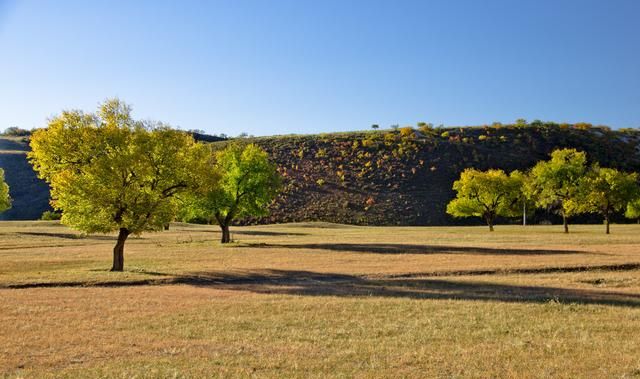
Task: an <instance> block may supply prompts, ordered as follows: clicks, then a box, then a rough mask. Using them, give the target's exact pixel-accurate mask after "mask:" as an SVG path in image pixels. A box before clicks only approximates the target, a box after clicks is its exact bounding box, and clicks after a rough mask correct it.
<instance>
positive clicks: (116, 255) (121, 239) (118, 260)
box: [111, 228, 129, 271]
mask: <svg viewBox="0 0 640 379" xmlns="http://www.w3.org/2000/svg"><path fill="white" fill-rule="evenodd" d="M127 237H129V230H127V229H126V228H120V232H119V233H118V241H117V242H116V246H115V247H114V248H113V266H112V267H111V271H122V270H124V243H125V242H126V241H127Z"/></svg>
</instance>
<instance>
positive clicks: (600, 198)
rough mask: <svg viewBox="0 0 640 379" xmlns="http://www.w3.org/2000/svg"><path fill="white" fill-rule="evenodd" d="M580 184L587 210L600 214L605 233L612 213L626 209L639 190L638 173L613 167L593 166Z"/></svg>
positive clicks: (607, 230) (607, 231)
mask: <svg viewBox="0 0 640 379" xmlns="http://www.w3.org/2000/svg"><path fill="white" fill-rule="evenodd" d="M581 184H582V185H581V189H582V191H584V199H585V200H586V202H585V204H586V206H587V210H588V211H590V212H593V213H599V214H600V215H602V217H603V218H604V222H605V228H606V229H605V231H606V233H607V234H609V232H610V231H609V229H610V228H609V224H610V219H611V216H612V215H613V213H615V212H621V211H623V210H625V209H627V206H628V205H629V203H631V202H632V201H633V200H635V199H637V198H638V193H639V192H640V189H639V188H638V174H636V173H626V172H622V171H618V170H616V169H613V168H602V167H598V166H595V167H594V168H593V170H592V171H591V172H590V173H589V175H587V176H586V177H585V178H584V179H583V181H582V183H581Z"/></svg>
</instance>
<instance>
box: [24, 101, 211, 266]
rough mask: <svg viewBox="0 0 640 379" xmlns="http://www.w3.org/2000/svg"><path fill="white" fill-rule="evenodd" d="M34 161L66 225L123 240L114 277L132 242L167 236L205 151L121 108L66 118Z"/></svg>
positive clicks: (46, 132)
mask: <svg viewBox="0 0 640 379" xmlns="http://www.w3.org/2000/svg"><path fill="white" fill-rule="evenodd" d="M31 149H32V151H31V152H30V153H29V160H30V162H31V163H32V165H33V167H34V169H35V171H36V172H37V173H38V175H39V177H40V178H42V179H44V180H46V181H47V182H48V183H49V184H50V186H51V197H52V200H51V205H52V206H53V208H54V209H55V210H59V211H62V218H61V220H62V223H64V224H66V225H69V226H71V227H73V228H75V229H78V230H80V231H82V232H85V233H95V232H99V233H109V232H114V231H117V232H118V239H117V242H116V245H115V247H114V249H113V266H112V268H111V270H112V271H122V270H123V269H124V245H125V242H126V240H127V237H128V236H129V235H131V234H134V235H137V234H140V233H142V232H144V231H148V230H161V229H162V227H163V226H164V225H165V224H166V223H168V222H169V221H171V220H172V218H173V217H174V213H175V211H176V203H175V201H174V197H175V195H176V194H178V193H180V192H182V191H185V190H186V189H187V188H188V187H189V186H190V185H193V184H194V183H195V178H196V176H197V173H198V172H199V171H198V169H197V167H198V165H199V164H200V162H201V161H202V158H203V157H206V155H204V154H206V151H205V149H203V147H202V146H200V145H199V144H196V143H195V141H194V140H193V137H192V136H191V135H189V134H187V133H185V132H182V131H178V130H173V129H170V128H169V127H167V126H165V125H163V124H160V123H150V122H141V121H136V120H134V119H132V117H131V109H130V107H129V106H127V105H126V104H124V103H123V102H121V101H119V100H117V99H113V100H107V101H106V102H105V103H104V104H102V105H101V106H100V107H99V111H98V113H97V114H85V113H83V112H81V111H65V112H62V114H61V115H59V116H57V117H55V118H53V119H52V120H51V121H49V124H48V127H47V128H46V129H40V130H38V131H36V132H34V134H33V136H32V137H31Z"/></svg>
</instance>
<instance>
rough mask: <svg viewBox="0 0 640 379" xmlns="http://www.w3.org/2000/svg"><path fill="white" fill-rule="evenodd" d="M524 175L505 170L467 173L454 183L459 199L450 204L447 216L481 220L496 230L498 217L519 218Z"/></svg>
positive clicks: (465, 171) (472, 170) (466, 171)
mask: <svg viewBox="0 0 640 379" xmlns="http://www.w3.org/2000/svg"><path fill="white" fill-rule="evenodd" d="M522 181H523V176H522V175H521V174H520V173H519V172H518V171H514V172H513V173H511V175H507V174H506V173H505V172H504V171H502V170H487V171H480V170H476V169H472V168H468V169H466V170H464V171H463V172H462V173H461V174H460V179H458V180H456V181H455V182H454V183H453V190H454V191H456V198H455V199H453V200H451V202H449V204H447V213H448V214H450V215H452V216H453V217H471V216H476V217H481V218H483V219H484V220H485V222H486V223H487V226H489V231H493V225H494V222H495V219H496V217H498V216H505V217H515V216H517V215H518V214H519V211H520V204H521V203H522V201H523V200H522V199H523V195H522Z"/></svg>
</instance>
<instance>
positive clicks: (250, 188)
mask: <svg viewBox="0 0 640 379" xmlns="http://www.w3.org/2000/svg"><path fill="white" fill-rule="evenodd" d="M214 161H215V163H214V165H213V167H211V170H210V172H209V173H208V174H205V177H204V178H203V179H202V181H201V183H202V184H201V185H200V187H199V190H197V191H196V193H195V194H194V198H193V199H192V200H190V201H188V204H189V205H188V206H187V208H188V213H189V214H190V216H191V217H195V218H210V219H214V220H215V221H216V222H217V223H218V225H220V227H221V229H222V240H221V241H222V243H227V242H230V240H231V238H230V235H229V226H230V225H231V223H232V222H233V220H235V219H236V218H239V217H245V216H263V215H266V214H267V213H268V206H269V204H270V203H271V202H272V201H273V199H274V198H275V196H276V194H277V192H278V191H279V189H280V186H281V179H280V176H279V174H278V172H277V170H276V166H275V165H274V164H273V163H271V162H270V161H269V156H268V154H267V153H266V152H265V151H264V150H263V149H262V148H260V147H259V146H257V145H255V144H248V145H244V144H241V143H233V144H230V145H229V146H227V147H226V148H225V149H223V150H220V151H217V152H215V159H214ZM216 173H219V175H220V177H219V178H217V180H216V178H214V176H215V175H216Z"/></svg>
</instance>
